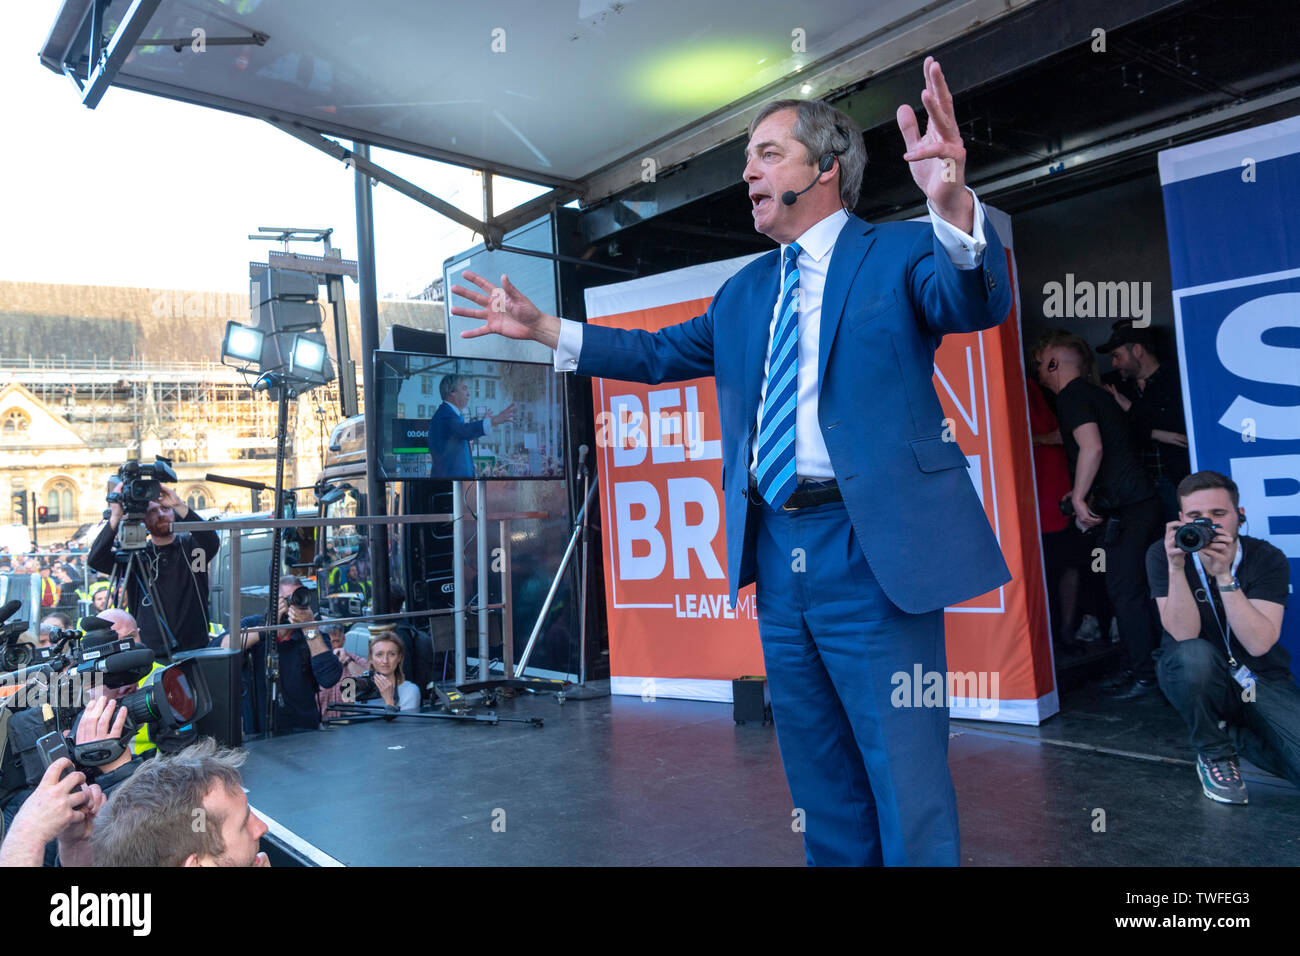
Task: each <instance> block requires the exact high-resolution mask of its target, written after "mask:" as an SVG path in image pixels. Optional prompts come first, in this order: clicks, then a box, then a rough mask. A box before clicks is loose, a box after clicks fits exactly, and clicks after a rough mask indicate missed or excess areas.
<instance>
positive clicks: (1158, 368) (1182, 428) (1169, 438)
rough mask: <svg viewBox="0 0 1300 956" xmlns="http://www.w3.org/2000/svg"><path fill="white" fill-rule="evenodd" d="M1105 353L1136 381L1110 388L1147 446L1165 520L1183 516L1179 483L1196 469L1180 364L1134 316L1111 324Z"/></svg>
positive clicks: (1147, 458) (1144, 457)
mask: <svg viewBox="0 0 1300 956" xmlns="http://www.w3.org/2000/svg"><path fill="white" fill-rule="evenodd" d="M1097 351H1098V352H1099V353H1101V354H1102V355H1109V356H1110V363H1111V365H1112V366H1114V368H1115V370H1116V371H1117V372H1119V374H1120V375H1121V376H1122V377H1123V379H1124V380H1125V382H1126V383H1131V384H1132V388H1131V390H1130V391H1129V394H1127V395H1126V394H1125V393H1124V392H1121V391H1120V390H1119V389H1118V388H1116V387H1115V386H1114V385H1107V386H1106V390H1107V391H1108V392H1110V394H1111V395H1113V396H1114V398H1115V401H1117V402H1119V405H1120V408H1122V409H1124V411H1125V412H1127V413H1128V417H1129V421H1130V422H1131V423H1132V425H1133V430H1134V431H1135V432H1136V434H1137V437H1138V440H1139V442H1140V447H1141V450H1142V464H1143V467H1144V468H1145V469H1146V472H1147V477H1149V478H1150V479H1151V481H1152V482H1153V483H1154V484H1155V486H1156V491H1157V493H1158V494H1159V495H1160V505H1161V508H1162V509H1163V510H1164V518H1163V520H1164V521H1166V522H1169V521H1173V520H1174V519H1175V518H1177V517H1178V493H1177V489H1178V483H1179V482H1180V481H1182V480H1183V479H1184V478H1186V477H1187V475H1188V474H1189V473H1190V472H1191V470H1192V469H1191V462H1190V460H1189V458H1188V454H1187V425H1186V423H1185V419H1184V417H1183V389H1182V383H1180V382H1179V381H1178V369H1176V368H1175V367H1174V366H1173V365H1164V364H1162V363H1161V362H1160V360H1159V359H1158V358H1156V354H1155V350H1154V349H1153V347H1152V337H1151V331H1150V330H1149V329H1146V328H1134V327H1133V320H1132V319H1120V320H1119V321H1118V322H1116V323H1115V324H1114V325H1112V326H1111V333H1110V338H1109V339H1108V340H1107V341H1106V342H1104V343H1103V344H1101V345H1099V346H1097Z"/></svg>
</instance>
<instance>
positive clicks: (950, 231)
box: [555, 186, 987, 480]
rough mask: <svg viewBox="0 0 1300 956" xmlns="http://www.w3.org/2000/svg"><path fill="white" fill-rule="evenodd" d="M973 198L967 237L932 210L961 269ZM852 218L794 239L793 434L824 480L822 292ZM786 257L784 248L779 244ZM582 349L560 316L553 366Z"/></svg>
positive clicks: (970, 249) (802, 469)
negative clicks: (820, 415)
mask: <svg viewBox="0 0 1300 956" xmlns="http://www.w3.org/2000/svg"><path fill="white" fill-rule="evenodd" d="M966 189H967V191H968V192H970V194H971V198H972V199H974V200H975V222H974V226H973V230H972V231H973V235H967V234H966V233H964V232H962V231H961V230H960V229H958V228H957V227H956V226H954V225H953V224H952V223H950V222H948V221H947V220H945V219H943V218H941V217H940V216H939V214H938V213H937V212H935V210H934V207H933V206H931V205H930V204H929V203H927V204H926V205H927V206H928V207H929V210H930V222H931V223H932V224H933V226H934V234H935V236H936V237H937V238H938V240H939V244H940V245H941V246H943V249H944V251H945V252H947V253H948V258H949V259H950V260H952V264H953V265H954V266H956V267H957V268H958V269H974V268H976V267H977V266H979V264H980V262H981V261H983V259H984V248H985V246H986V244H987V243H986V242H985V240H984V210H983V207H982V206H981V204H980V201H979V198H978V197H977V196H976V195H975V193H974V191H973V190H971V189H970V187H969V186H967V187H966ZM848 221H849V214H848V213H847V212H845V211H844V210H843V209H837V210H835V212H833V213H831V214H830V215H829V216H827V217H826V218H825V219H823V220H822V221H821V222H819V223H817V224H816V225H814V226H812V227H810V228H809V229H808V231H807V232H805V233H804V234H803V235H802V236H800V237H799V238H798V240H796V241H797V242H798V243H799V248H800V250H801V251H800V253H799V374H798V378H799V390H798V399H797V401H796V404H795V438H794V457H795V473H796V474H798V475H799V477H801V478H815V479H821V480H825V479H827V478H834V477H835V472H834V470H833V469H832V468H831V457H830V453H829V452H828V451H827V450H826V441H825V439H823V438H822V430H821V426H820V425H818V423H817V402H818V398H819V394H820V390H821V383H820V382H818V381H817V353H818V345H819V341H820V338H821V316H822V292H823V291H824V290H825V288H826V272H827V270H828V269H829V268H830V264H831V251H832V250H833V249H834V248H835V240H836V239H838V238H839V234H840V230H842V229H843V228H844V226H845V224H846V223H847V222H848ZM781 255H782V261H784V256H785V246H782V247H781ZM784 280H785V277H784V276H782V277H781V279H780V280H779V281H778V283H777V285H776V287H775V288H774V289H773V290H772V318H771V321H770V322H769V324H768V329H767V350H766V352H765V353H764V359H763V385H762V390H761V391H760V393H759V401H758V417H757V419H756V421H755V424H754V427H755V431H754V435H758V434H761V433H762V428H763V399H764V398H766V397H767V365H768V361H767V357H768V356H769V355H770V353H771V349H772V334H773V332H775V331H776V320H777V314H776V308H777V305H778V304H779V301H778V300H779V298H780V297H779V296H778V294H777V293H778V292H779V291H780V289H781V287H782V284H783V283H784ZM581 351H582V323H581V322H575V321H573V320H572V319H560V338H559V342H558V343H556V347H555V370H556V371H557V372H572V371H573V370H574V369H575V368H577V367H578V354H579V353H580V352H581ZM753 444H754V446H755V447H752V448H751V450H750V461H749V470H750V472H751V473H752V472H753V471H754V469H755V467H756V466H757V461H756V459H757V457H758V448H757V443H756V442H755V443H753Z"/></svg>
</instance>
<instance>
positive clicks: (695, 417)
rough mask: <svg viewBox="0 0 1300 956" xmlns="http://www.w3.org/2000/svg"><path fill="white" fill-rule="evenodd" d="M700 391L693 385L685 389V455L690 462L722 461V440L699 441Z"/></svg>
mask: <svg viewBox="0 0 1300 956" xmlns="http://www.w3.org/2000/svg"><path fill="white" fill-rule="evenodd" d="M700 421H701V419H700V390H699V389H698V388H696V387H695V386H694V385H692V386H690V387H689V388H687V389H686V432H687V441H686V453H687V454H688V455H689V456H690V458H691V461H703V460H704V459H706V458H716V459H718V460H721V459H722V440H721V439H720V438H715V439H713V440H712V441H702V440H701V439H700V432H701V431H702V429H701V428H700Z"/></svg>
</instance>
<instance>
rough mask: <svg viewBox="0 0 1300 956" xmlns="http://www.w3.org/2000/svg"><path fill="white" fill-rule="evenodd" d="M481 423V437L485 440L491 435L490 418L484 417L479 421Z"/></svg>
mask: <svg viewBox="0 0 1300 956" xmlns="http://www.w3.org/2000/svg"><path fill="white" fill-rule="evenodd" d="M479 421H481V422H482V423H483V436H484V437H485V438H486V437H487V436H488V435H491V434H492V416H490V415H484V416H483V417H482V418H480V419H479Z"/></svg>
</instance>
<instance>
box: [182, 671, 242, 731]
mask: <svg viewBox="0 0 1300 956" xmlns="http://www.w3.org/2000/svg"><path fill="white" fill-rule="evenodd" d="M189 658H194V659H196V660H197V661H198V662H199V670H200V671H201V672H202V674H203V678H204V680H205V681H207V685H208V692H209V693H211V695H212V709H211V710H210V711H208V715H207V716H206V717H203V718H200V720H199V722H198V726H197V728H196V729H197V730H198V732H199V733H200V734H201V735H203V736H205V737H213V738H215V739H216V741H217V743H219V744H221V745H222V746H223V747H238V746H239V745H240V744H242V743H243V742H244V732H243V721H242V717H241V697H240V687H239V664H240V651H239V650H238V649H236V650H230V649H228V648H225V647H203V648H200V649H199V650H197V651H183V652H182V653H179V654H177V655H176V659H177V660H178V661H180V660H187V659H189Z"/></svg>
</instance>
